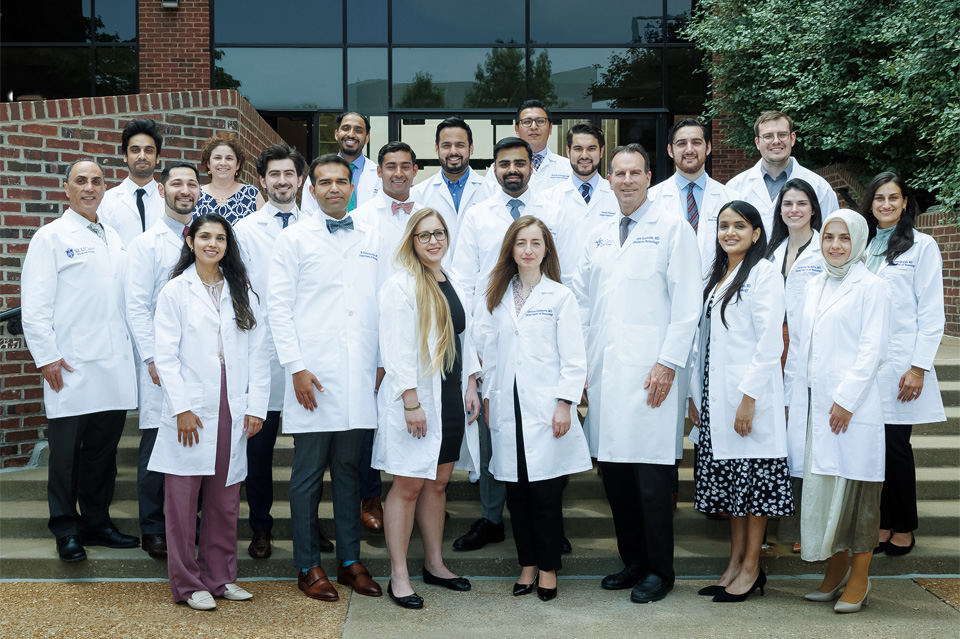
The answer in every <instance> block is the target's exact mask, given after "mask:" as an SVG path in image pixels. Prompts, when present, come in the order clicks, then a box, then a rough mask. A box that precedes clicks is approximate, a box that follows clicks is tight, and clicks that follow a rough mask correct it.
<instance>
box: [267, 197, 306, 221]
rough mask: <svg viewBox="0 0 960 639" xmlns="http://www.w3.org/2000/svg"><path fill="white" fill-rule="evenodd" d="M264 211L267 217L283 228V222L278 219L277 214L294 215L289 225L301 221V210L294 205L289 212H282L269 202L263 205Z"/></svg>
mask: <svg viewBox="0 0 960 639" xmlns="http://www.w3.org/2000/svg"><path fill="white" fill-rule="evenodd" d="M263 210H264V211H266V213H267V217H269V218H270V219H272V220H274V221H275V222H276V223H277V224H279V225H280V226H281V227H282V226H283V220H282V219H281V218H279V217H277V213H293V217H292V218H291V220H292V221H291V222H288V225H289V224H293V223H294V222H297V221H299V220H300V209H299V208H298V207H297V206H296V205H294V207H293V208H292V209H290V210H289V211H281V210H280V209H278V208H277V207H276V206H274V205H273V203H272V202H270V201H269V200H267V203H266V204H264V205H263Z"/></svg>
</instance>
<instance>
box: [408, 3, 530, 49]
mask: <svg viewBox="0 0 960 639" xmlns="http://www.w3.org/2000/svg"><path fill="white" fill-rule="evenodd" d="M523 12H524V6H523V1H522V0H484V2H483V4H482V6H480V5H470V4H463V3H451V2H450V1H449V0H393V33H392V36H393V43H394V44H408V45H410V44H412V45H417V44H494V43H500V42H502V43H511V42H518V43H522V42H523V40H524V29H523Z"/></svg>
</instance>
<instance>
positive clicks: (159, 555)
mask: <svg viewBox="0 0 960 639" xmlns="http://www.w3.org/2000/svg"><path fill="white" fill-rule="evenodd" d="M140 547H141V548H143V549H144V550H145V551H146V553H147V554H148V555H150V556H151V557H153V558H154V559H166V557H167V536H166V535H165V534H163V533H150V534H147V535H144V536H143V537H141V538H140Z"/></svg>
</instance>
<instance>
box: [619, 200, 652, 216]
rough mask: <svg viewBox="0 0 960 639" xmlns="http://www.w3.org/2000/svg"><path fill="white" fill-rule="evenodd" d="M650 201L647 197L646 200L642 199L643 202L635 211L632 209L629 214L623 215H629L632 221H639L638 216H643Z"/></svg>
mask: <svg viewBox="0 0 960 639" xmlns="http://www.w3.org/2000/svg"><path fill="white" fill-rule="evenodd" d="M652 203H653V201H652V200H651V199H650V198H649V197H648V198H647V199H646V200H644V201H643V204H641V205H640V206H639V207H638V208H637V210H636V211H634V212H633V213H631V214H630V215H624V217H629V218H630V219H631V220H633V221H634V222H639V221H640V218H642V217H643V215H644V213H646V212H647V211H648V210H650V205H651V204H652ZM621 215H622V214H621Z"/></svg>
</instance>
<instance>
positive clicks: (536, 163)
mask: <svg viewBox="0 0 960 639" xmlns="http://www.w3.org/2000/svg"><path fill="white" fill-rule="evenodd" d="M542 163H543V156H542V155H540V154H539V153H534V154H533V170H534V171H539V170H540V165H541V164H542Z"/></svg>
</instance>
